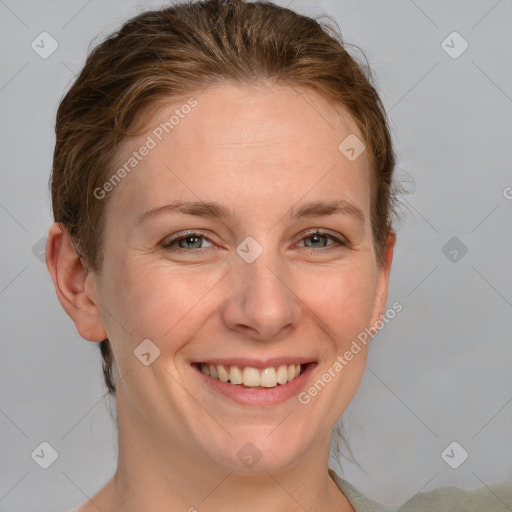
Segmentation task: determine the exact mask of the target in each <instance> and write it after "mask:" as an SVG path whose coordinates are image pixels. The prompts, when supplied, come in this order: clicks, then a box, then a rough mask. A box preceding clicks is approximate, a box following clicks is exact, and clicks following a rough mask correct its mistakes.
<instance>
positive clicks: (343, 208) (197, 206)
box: [136, 199, 365, 225]
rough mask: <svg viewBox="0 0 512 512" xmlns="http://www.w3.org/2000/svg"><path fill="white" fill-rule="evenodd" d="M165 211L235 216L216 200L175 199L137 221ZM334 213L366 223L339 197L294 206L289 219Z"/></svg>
mask: <svg viewBox="0 0 512 512" xmlns="http://www.w3.org/2000/svg"><path fill="white" fill-rule="evenodd" d="M164 213H184V214H188V215H196V216H198V217H212V218H218V219H227V218H230V217H233V216H234V213H233V210H230V209H229V208H227V207H225V206H224V205H222V204H220V203H217V202H215V201H213V202H212V201H210V202H207V201H174V202H172V203H170V204H166V205H164V206H159V207H158V208H155V209H154V210H150V211H147V212H145V213H143V214H142V215H140V216H139V217H137V219H136V223H137V224H141V223H143V222H145V221H146V220H148V219H149V218H153V217H155V216H157V215H161V214H164ZM334 214H344V215H350V216H352V217H354V218H355V219H357V220H358V221H359V222H361V224H363V225H364V224H365V216H364V213H363V212H362V210H361V209H360V208H358V207H357V206H355V205H354V204H352V203H350V202H349V201H347V200H345V199H339V200H337V201H313V202H310V203H306V204H303V205H301V206H300V207H298V208H297V209H296V210H295V209H294V208H293V207H292V208H291V209H290V211H289V213H288V216H287V217H288V219H289V220H296V219H299V218H303V217H322V216H325V215H334Z"/></svg>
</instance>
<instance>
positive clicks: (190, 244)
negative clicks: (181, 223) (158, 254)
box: [162, 232, 211, 252]
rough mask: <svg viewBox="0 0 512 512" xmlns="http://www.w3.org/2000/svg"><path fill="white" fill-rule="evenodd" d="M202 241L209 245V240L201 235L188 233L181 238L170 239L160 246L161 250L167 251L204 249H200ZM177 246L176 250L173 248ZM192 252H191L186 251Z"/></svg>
mask: <svg viewBox="0 0 512 512" xmlns="http://www.w3.org/2000/svg"><path fill="white" fill-rule="evenodd" d="M202 240H207V241H208V242H209V243H211V240H210V239H209V238H208V237H207V236H206V235H203V234H202V233H196V232H190V233H187V234H185V235H182V236H176V237H174V238H171V239H170V240H169V241H167V242H165V243H163V244H162V248H163V249H166V250H168V251H172V250H178V251H179V250H181V249H183V250H185V251H186V250H187V249H205V248H206V247H202V246H201V245H202ZM176 244H177V245H178V247H177V248H176V249H174V248H173V246H175V245H176ZM188 252H192V251H188Z"/></svg>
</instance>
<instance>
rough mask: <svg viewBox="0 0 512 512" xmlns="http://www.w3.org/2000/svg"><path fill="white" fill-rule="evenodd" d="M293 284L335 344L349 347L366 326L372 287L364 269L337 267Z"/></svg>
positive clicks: (372, 297)
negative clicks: (298, 287) (299, 285)
mask: <svg viewBox="0 0 512 512" xmlns="http://www.w3.org/2000/svg"><path fill="white" fill-rule="evenodd" d="M297 282H299V283H301V288H300V290H301V291H300V298H301V299H302V300H303V301H304V302H305V303H306V304H307V306H308V307H309V308H310V309H311V310H313V311H314V313H315V314H316V316H317V317H318V318H319V320H321V321H322V325H323V326H324V328H328V329H329V330H330V333H329V334H330V335H331V337H332V338H333V339H334V340H336V342H337V343H339V344H341V345H345V344H346V343H349V342H350V341H351V340H352V339H353V338H355V337H357V335H358V334H359V333H360V332H361V331H363V330H364V329H365V327H368V326H369V325H370V321H371V316H372V311H373V303H374V299H375V290H376V287H375V280H374V276H373V274H372V272H371V271H370V270H369V269H368V268H365V269H363V268H361V267H360V266H356V265H353V266H352V265H350V266H349V265H346V266H343V267H342V266H339V267H338V268H335V269H332V268H331V269H328V270H326V271H317V272H312V273H310V274H309V275H308V276H304V275H302V276H301V277H300V279H297ZM306 314H307V312H306Z"/></svg>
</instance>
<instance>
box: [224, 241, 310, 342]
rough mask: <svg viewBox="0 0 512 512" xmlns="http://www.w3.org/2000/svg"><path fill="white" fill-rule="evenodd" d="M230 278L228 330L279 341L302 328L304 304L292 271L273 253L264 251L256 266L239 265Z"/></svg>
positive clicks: (243, 262) (256, 337)
mask: <svg viewBox="0 0 512 512" xmlns="http://www.w3.org/2000/svg"><path fill="white" fill-rule="evenodd" d="M229 276H230V277H229V282H228V283H226V286H228V287H229V292H228V294H227V300H226V301H225V302H224V303H223V305H222V319H223V322H224V325H225V326H226V327H227V328H228V329H230V330H234V331H239V333H241V334H243V335H244V336H245V337H247V336H249V337H251V338H253V339H254V340H260V341H277V339H279V338H280V337H283V336H287V335H288V336H289V334H290V332H289V331H290V330H291V329H293V328H295V327H296V326H297V325H298V324H299V322H300V320H301V318H302V309H301V302H300V300H299V298H298V296H297V292H296V291H295V290H294V285H293V282H292V279H291V277H290V272H289V269H288V268H287V267H286V265H285V264H284V263H283V262H282V260H279V258H278V257H277V256H272V255H271V251H269V250H267V251H263V253H262V254H261V255H260V256H259V257H258V258H257V259H256V260H255V261H253V262H252V263H247V262H245V261H243V260H240V261H237V263H236V264H235V268H233V269H232V271H231V272H230V273H229Z"/></svg>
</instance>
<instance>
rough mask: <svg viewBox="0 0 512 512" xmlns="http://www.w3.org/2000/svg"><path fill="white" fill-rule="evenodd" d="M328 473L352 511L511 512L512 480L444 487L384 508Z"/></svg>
mask: <svg viewBox="0 0 512 512" xmlns="http://www.w3.org/2000/svg"><path fill="white" fill-rule="evenodd" d="M329 474H330V475H331V476H332V478H333V479H334V481H335V482H336V484H337V485H338V487H339V488H340V489H341V491H342V492H343V494H345V496H346V497H347V499H348V500H349V501H350V503H351V505H352V506H353V507H354V510H355V512H398V511H400V512H431V511H432V510H443V511H446V512H481V511H483V510H485V511H486V512H510V511H512V480H506V481H503V482H500V483H497V484H491V485H486V486H484V487H479V488H478V489H462V488H460V487H455V486H451V485H449V486H448V485H444V486H440V487H436V488H435V489H432V490H430V491H425V492H420V493H418V494H415V495H414V496H413V497H412V498H410V499H408V500H407V501H405V502H404V503H402V504H401V505H399V506H386V505H382V504H380V503H377V502H375V501H373V500H371V499H369V498H367V497H366V496H364V495H363V494H362V493H360V492H359V491H358V490H357V489H356V488H355V487H354V486H353V485H352V484H350V483H349V482H347V481H346V480H344V479H343V478H341V477H340V476H338V475H337V474H336V473H335V472H334V471H333V470H332V469H330V468H329Z"/></svg>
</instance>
